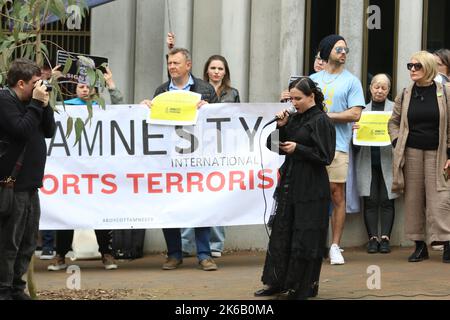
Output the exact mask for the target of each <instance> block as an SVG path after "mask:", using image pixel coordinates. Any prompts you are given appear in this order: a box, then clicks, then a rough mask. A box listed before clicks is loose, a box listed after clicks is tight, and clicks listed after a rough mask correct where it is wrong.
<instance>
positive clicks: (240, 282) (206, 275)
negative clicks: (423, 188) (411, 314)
mask: <svg viewBox="0 0 450 320" xmlns="http://www.w3.org/2000/svg"><path fill="white" fill-rule="evenodd" d="M411 250H412V249H411V248H394V249H393V252H392V253H391V254H385V255H382V254H372V255H369V254H367V253H366V252H365V251H364V250H363V249H362V248H348V249H346V250H345V252H344V257H345V259H346V264H345V265H342V266H330V265H329V262H328V261H324V264H323V268H322V275H321V279H320V291H319V296H318V297H317V298H316V299H327V300H328V299H442V300H450V264H444V263H442V262H441V255H442V252H437V251H430V255H431V257H430V259H429V260H426V261H423V262H420V263H408V262H407V261H406V259H407V257H408V255H409V254H410V253H411ZM264 254H265V253H263V252H234V253H228V254H225V255H224V256H223V257H221V258H219V259H217V260H216V262H217V264H218V265H219V268H220V269H219V270H218V271H214V272H205V271H202V270H200V269H199V268H198V266H197V260H196V258H185V259H184V263H183V265H182V266H181V267H180V268H179V269H177V270H171V271H163V270H161V264H162V263H163V261H164V256H163V255H148V256H146V257H145V258H142V259H138V260H134V261H119V269H118V270H113V271H106V270H104V269H103V266H102V264H101V262H100V261H99V260H96V261H73V262H71V264H72V263H73V264H75V265H78V266H79V267H80V270H81V278H80V279H81V291H78V292H76V291H71V290H67V289H65V288H66V282H67V279H68V278H69V277H70V276H71V275H70V274H67V273H65V272H63V271H59V272H49V271H47V270H46V266H47V264H48V262H47V261H41V260H39V259H36V266H35V278H36V282H37V288H38V292H39V294H40V299H152V300H166V299H170V300H179V299H183V300H215V299H224V300H249V299H250V300H252V299H255V300H256V299H257V298H254V297H253V292H254V291H255V290H257V289H258V288H260V286H261V283H260V276H261V271H262V266H263V263H264ZM371 266H372V267H371ZM374 266H375V267H374ZM377 267H379V269H378V270H379V271H380V272H379V273H376V274H380V275H381V278H379V279H380V281H379V282H377V281H376V280H377V279H376V274H373V272H374V271H373V270H375V271H376V270H377ZM368 268H369V270H368ZM368 271H369V272H368ZM369 278H370V279H369ZM368 279H369V281H368ZM373 279H375V280H373ZM368 282H369V284H370V285H372V286H377V284H380V285H381V289H375V290H369V288H368V286H367V283H368ZM260 299H261V298H260Z"/></svg>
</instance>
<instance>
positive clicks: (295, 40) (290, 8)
mask: <svg viewBox="0 0 450 320" xmlns="http://www.w3.org/2000/svg"><path fill="white" fill-rule="evenodd" d="M305 13H306V11H305V0H300V1H299V0H282V1H281V31H280V87H279V91H280V92H281V91H283V90H285V89H286V88H287V85H288V80H289V77H290V76H291V75H303V73H304V72H303V55H304V43H305Z"/></svg>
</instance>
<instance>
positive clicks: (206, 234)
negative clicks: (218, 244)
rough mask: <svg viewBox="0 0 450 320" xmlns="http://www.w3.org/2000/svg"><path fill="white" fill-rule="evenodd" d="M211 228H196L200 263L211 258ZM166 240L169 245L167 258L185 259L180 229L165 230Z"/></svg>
mask: <svg viewBox="0 0 450 320" xmlns="http://www.w3.org/2000/svg"><path fill="white" fill-rule="evenodd" d="M210 229H211V228H210V227H202V228H194V229H193V230H194V231H195V243H196V245H197V258H198V260H199V261H202V260H204V259H207V258H210V257H211V248H210V247H209V240H210V237H211V235H210ZM163 233H164V238H165V239H166V244H167V256H169V257H170V258H175V259H178V260H181V259H183V252H182V249H181V232H180V228H174V229H163Z"/></svg>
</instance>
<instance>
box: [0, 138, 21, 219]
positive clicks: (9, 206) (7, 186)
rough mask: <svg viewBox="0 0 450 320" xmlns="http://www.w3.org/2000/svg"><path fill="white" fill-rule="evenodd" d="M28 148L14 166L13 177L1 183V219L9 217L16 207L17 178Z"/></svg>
mask: <svg viewBox="0 0 450 320" xmlns="http://www.w3.org/2000/svg"><path fill="white" fill-rule="evenodd" d="M26 148H27V146H26V145H25V147H24V148H23V150H22V153H21V154H20V156H19V158H18V159H17V161H16V164H15V165H14V168H13V170H12V172H11V175H10V176H9V177H7V178H6V179H5V180H3V181H0V218H6V217H8V216H9V215H10V214H11V213H12V211H13V206H14V184H15V182H16V177H17V175H18V174H19V172H20V169H21V168H22V163H23V159H24V157H25V150H26Z"/></svg>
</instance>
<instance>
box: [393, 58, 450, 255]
mask: <svg viewBox="0 0 450 320" xmlns="http://www.w3.org/2000/svg"><path fill="white" fill-rule="evenodd" d="M407 68H408V70H409V72H410V78H411V80H412V81H413V83H412V84H411V85H410V86H409V87H407V88H405V89H403V92H401V93H400V94H399V95H398V96H397V98H396V99H395V106H394V110H393V113H392V117H391V119H390V120H389V124H388V127H389V135H390V137H391V141H392V145H393V146H394V152H393V160H392V161H393V184H392V191H393V192H397V193H404V195H405V197H404V199H405V234H406V236H407V237H408V238H409V239H410V240H413V241H415V244H416V249H415V251H414V252H413V253H412V254H411V255H410V256H409V258H408V261H409V262H419V261H422V260H425V259H428V258H429V255H428V249H427V244H426V241H427V240H428V241H430V242H434V243H440V244H443V245H444V251H443V256H442V261H443V262H446V263H450V247H449V241H450V215H449V210H450V181H448V173H449V171H450V160H449V158H450V102H449V100H448V97H449V96H450V89H449V88H448V87H446V86H442V85H441V84H440V83H438V82H436V81H434V80H433V79H434V78H435V77H436V75H437V70H438V68H437V63H436V60H435V58H434V56H433V55H432V54H431V53H429V52H426V51H420V52H417V53H415V54H414V55H413V56H412V57H411V60H410V62H409V63H408V64H407Z"/></svg>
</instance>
